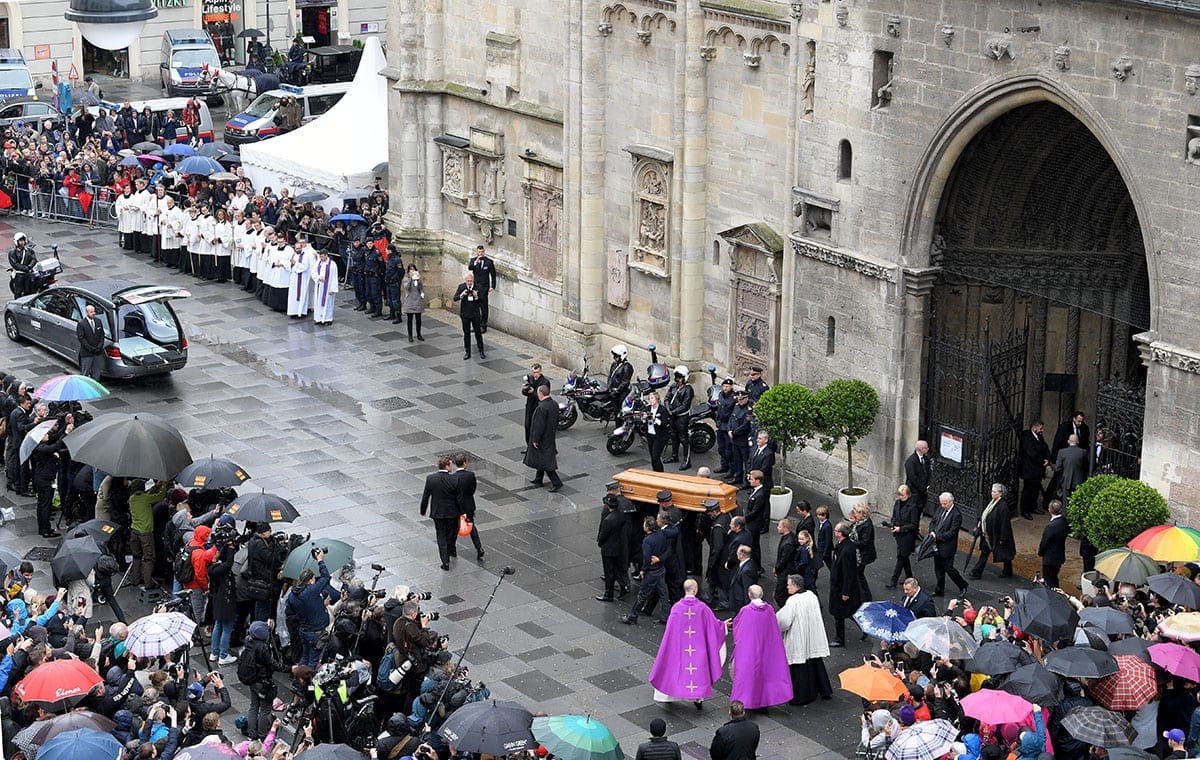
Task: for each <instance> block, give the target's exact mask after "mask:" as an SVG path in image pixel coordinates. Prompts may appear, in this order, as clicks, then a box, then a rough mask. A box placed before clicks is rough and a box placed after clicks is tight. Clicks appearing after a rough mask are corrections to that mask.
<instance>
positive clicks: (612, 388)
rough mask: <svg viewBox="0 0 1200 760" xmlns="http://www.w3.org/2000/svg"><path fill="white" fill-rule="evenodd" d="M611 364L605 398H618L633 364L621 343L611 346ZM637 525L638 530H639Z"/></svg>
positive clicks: (625, 388)
mask: <svg viewBox="0 0 1200 760" xmlns="http://www.w3.org/2000/svg"><path fill="white" fill-rule="evenodd" d="M612 358H613V361H612V366H611V367H609V368H608V393H607V396H606V398H607V400H609V401H612V400H614V399H616V400H618V401H619V400H620V399H623V398H625V394H626V393H629V381H630V380H632V379H633V365H632V364H630V363H629V349H627V348H625V346H624V345H623V344H621V343H618V344H617V345H615V346H613V347H612ZM641 529H642V528H641V526H640V525H639V526H638V531H641Z"/></svg>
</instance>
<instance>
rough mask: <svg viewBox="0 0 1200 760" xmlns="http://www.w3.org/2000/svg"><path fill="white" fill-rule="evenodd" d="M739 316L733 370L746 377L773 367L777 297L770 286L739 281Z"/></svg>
mask: <svg viewBox="0 0 1200 760" xmlns="http://www.w3.org/2000/svg"><path fill="white" fill-rule="evenodd" d="M734 303H736V304H737V309H736V311H735V314H736V315H737V316H736V318H735V320H734V325H733V369H734V373H735V376H737V377H744V376H745V375H746V374H747V373H749V371H750V367H752V366H763V367H770V366H773V364H774V362H773V361H772V359H773V356H772V354H773V353H774V352H773V346H774V340H773V338H772V335H771V322H772V321H773V320H772V317H773V316H774V310H775V294H773V293H772V289H771V287H770V286H769V285H763V284H762V283H758V282H754V281H753V280H750V279H746V278H738V279H737V280H736V284H735V286H734Z"/></svg>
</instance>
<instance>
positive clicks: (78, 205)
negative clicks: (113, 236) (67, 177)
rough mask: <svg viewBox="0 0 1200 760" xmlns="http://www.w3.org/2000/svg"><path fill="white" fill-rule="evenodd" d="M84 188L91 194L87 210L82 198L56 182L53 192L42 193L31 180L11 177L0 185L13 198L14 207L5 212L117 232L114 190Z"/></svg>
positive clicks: (94, 187) (107, 188)
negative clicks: (115, 230)
mask: <svg viewBox="0 0 1200 760" xmlns="http://www.w3.org/2000/svg"><path fill="white" fill-rule="evenodd" d="M85 189H86V191H87V192H89V193H91V195H92V199H91V203H89V204H88V208H87V210H86V211H85V210H84V208H83V203H82V202H81V201H80V199H79V198H71V197H69V196H68V195H67V192H66V188H65V187H64V186H63V185H62V183H60V182H55V183H54V189H53V190H51V191H50V192H45V191H42V190H40V189H39V183H38V181H37V180H36V178H32V177H25V176H17V177H14V176H12V175H9V177H7V178H5V180H4V181H3V182H2V183H0V190H3V191H4V192H5V193H6V194H7V195H8V196H9V198H11V199H12V205H11V206H10V207H9V208H7V209H5V211H4V213H6V214H9V215H20V216H33V217H38V218H41V219H49V220H50V221H53V222H67V223H71V224H86V225H88V226H89V227H104V228H111V229H116V226H117V214H116V210H115V209H114V208H113V201H114V200H115V193H114V192H113V190H112V188H109V187H96V186H93V185H85Z"/></svg>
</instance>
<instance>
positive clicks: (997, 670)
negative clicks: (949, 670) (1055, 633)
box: [966, 641, 1034, 676]
mask: <svg viewBox="0 0 1200 760" xmlns="http://www.w3.org/2000/svg"><path fill="white" fill-rule="evenodd" d="M1033 661H1034V659H1033V655H1031V654H1030V653H1029V652H1026V651H1025V650H1024V649H1022V648H1021V647H1019V646H1017V645H1016V644H1010V643H1009V642H1007V641H985V642H984V643H983V644H981V645H980V646H979V649H977V650H976V651H975V656H974V657H973V658H971V659H970V660H967V664H966V668H967V670H969V671H971V672H972V673H983V674H984V675H989V676H999V675H1004V674H1005V673H1011V672H1013V671H1014V670H1016V669H1017V668H1019V667H1021V666H1022V665H1028V664H1029V663H1031V662H1033Z"/></svg>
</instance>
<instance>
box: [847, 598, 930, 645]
mask: <svg viewBox="0 0 1200 760" xmlns="http://www.w3.org/2000/svg"><path fill="white" fill-rule="evenodd" d="M916 619H917V616H916V615H914V614H913V612H912V610H908V609H905V608H903V607H901V606H900V605H898V604H896V603H895V602H867V603H866V604H864V605H862V606H861V607H859V608H858V611H856V612H855V613H854V622H855V623H858V627H859V628H861V629H862V632H863V633H865V634H867V635H868V636H874V637H875V638H877V639H882V640H884V641H887V642H894V641H908V638H907V637H906V636H905V635H904V629H905V628H907V627H908V624H909V623H911V622H912V621H914V620H916Z"/></svg>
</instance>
